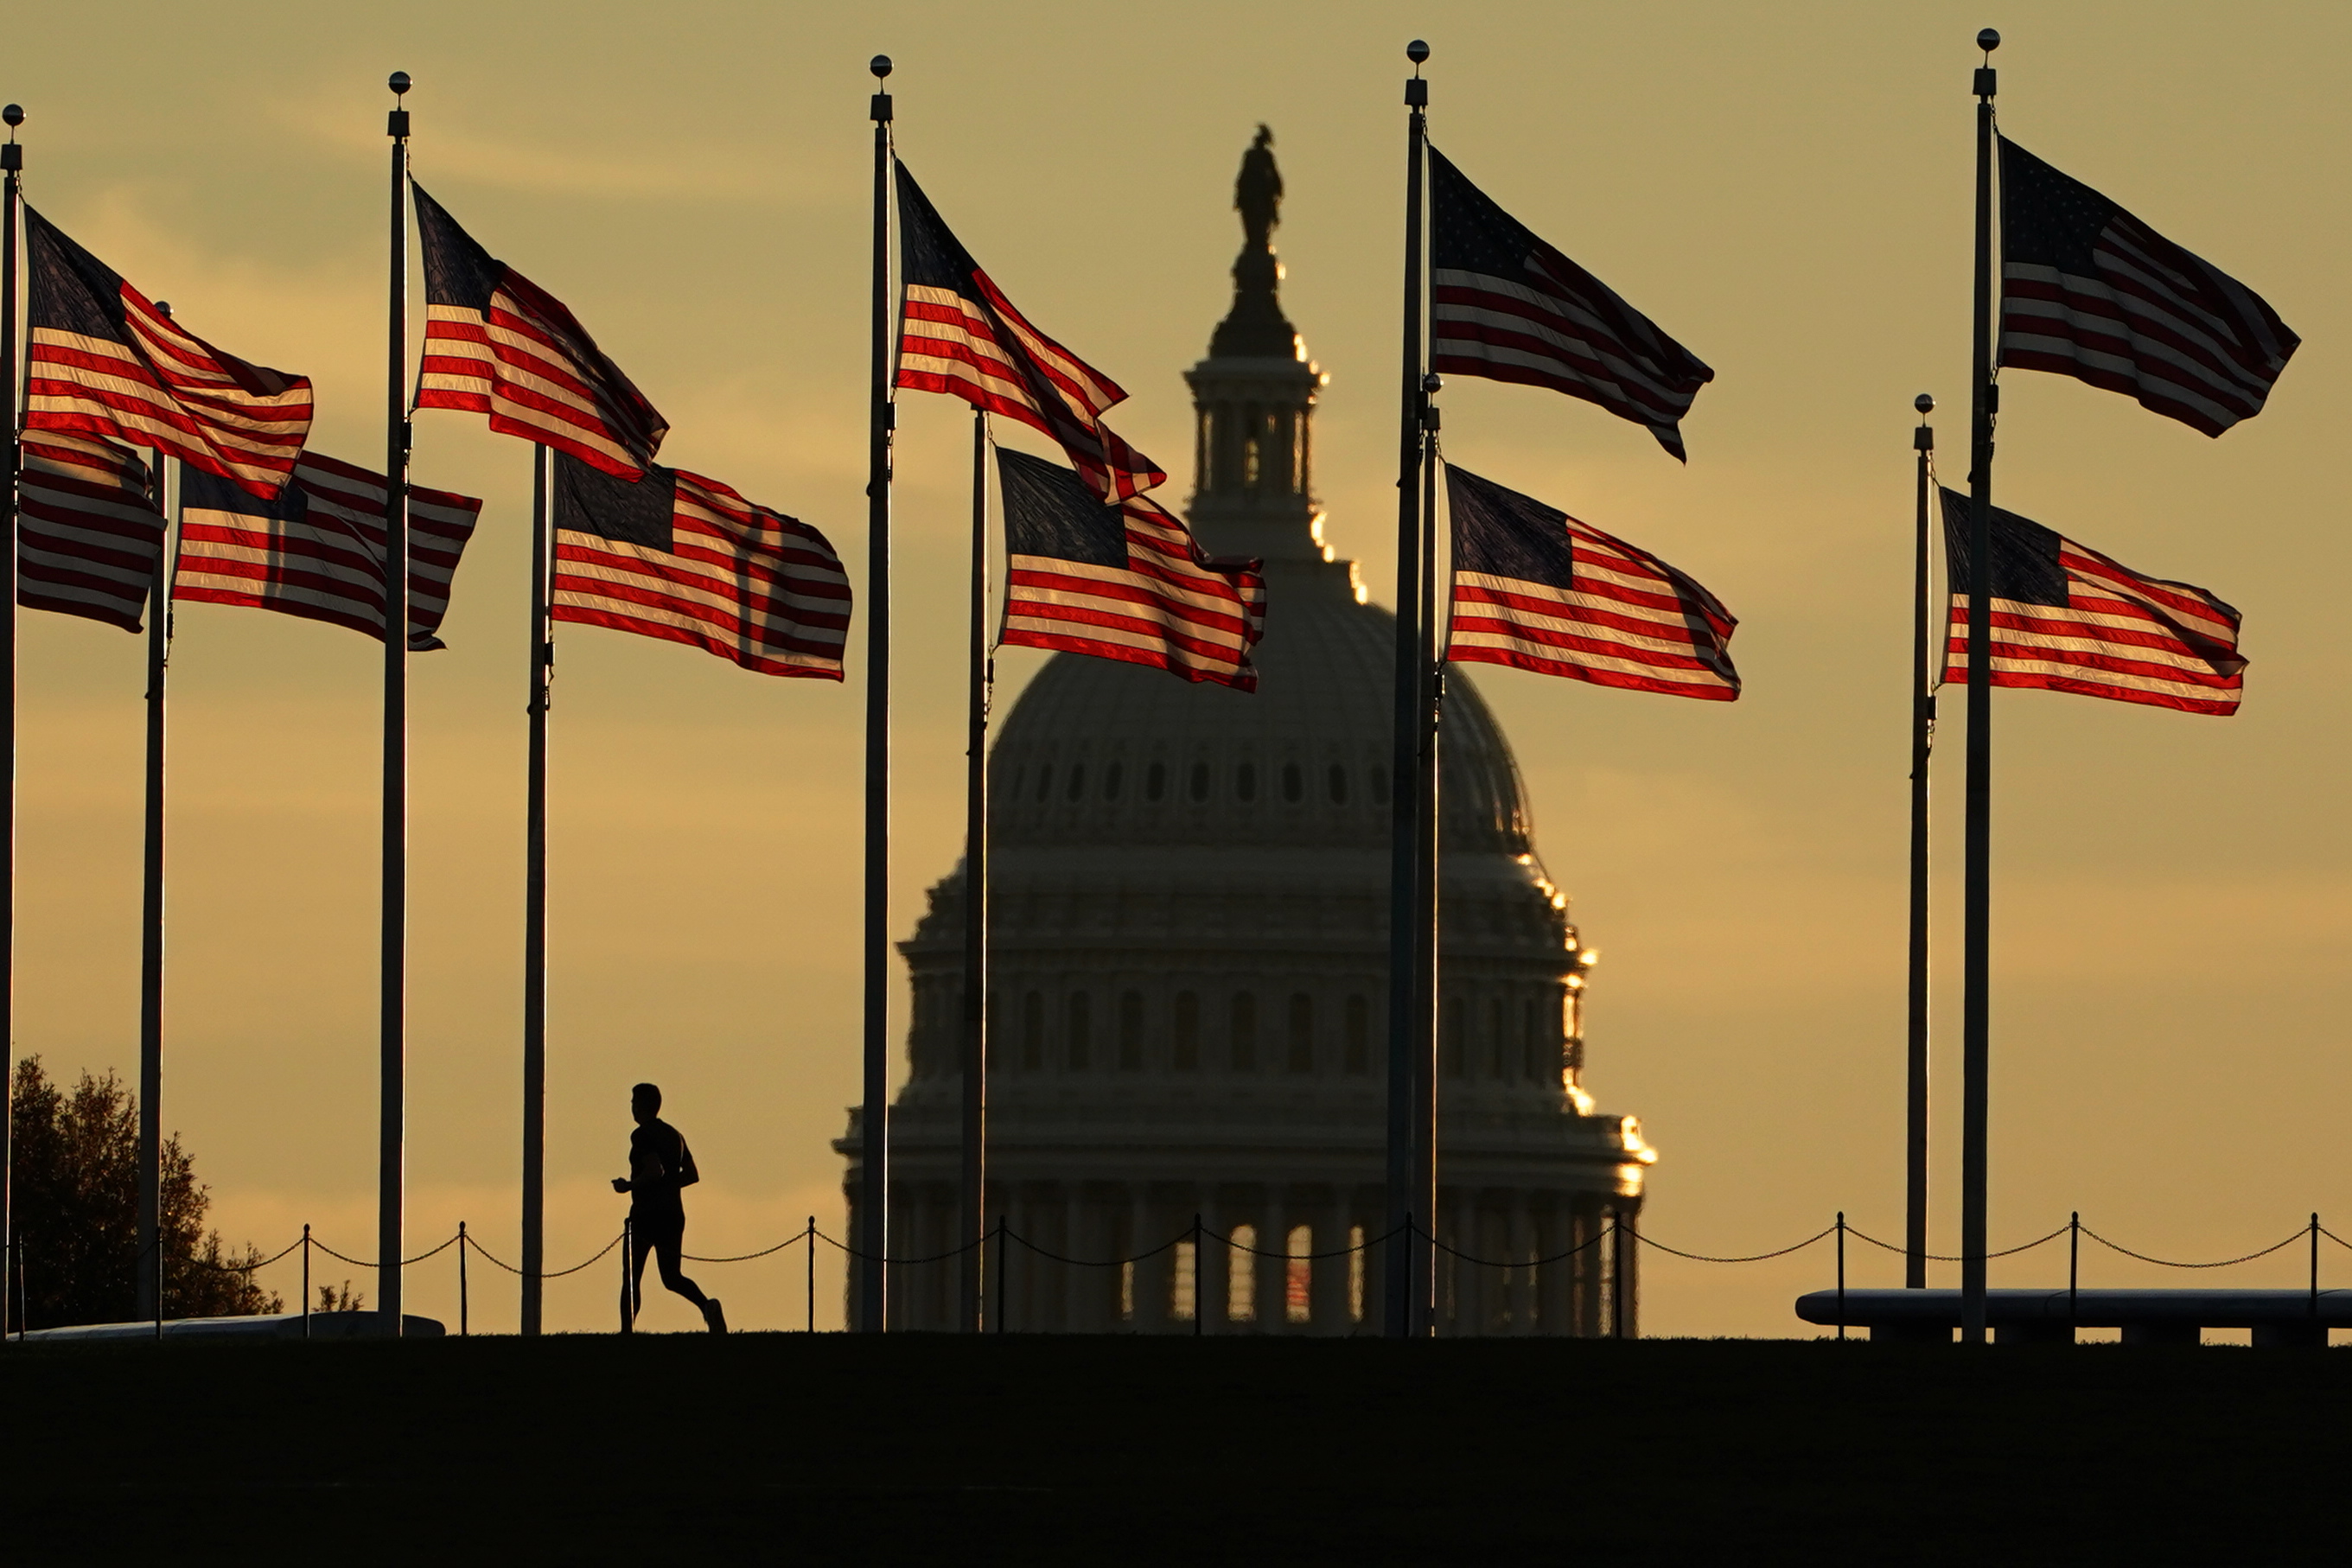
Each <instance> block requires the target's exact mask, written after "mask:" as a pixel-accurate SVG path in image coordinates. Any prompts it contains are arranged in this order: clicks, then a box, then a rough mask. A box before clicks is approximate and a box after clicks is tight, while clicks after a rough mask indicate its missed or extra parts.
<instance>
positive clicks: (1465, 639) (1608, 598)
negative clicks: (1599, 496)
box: [1445, 463, 1739, 702]
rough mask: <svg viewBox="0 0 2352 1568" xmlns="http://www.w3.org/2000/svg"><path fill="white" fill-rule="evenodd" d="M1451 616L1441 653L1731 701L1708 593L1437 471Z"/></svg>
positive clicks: (1721, 634) (1727, 640)
mask: <svg viewBox="0 0 2352 1568" xmlns="http://www.w3.org/2000/svg"><path fill="white" fill-rule="evenodd" d="M1445 494H1446V500H1447V503H1448V507H1449V510H1451V511H1452V513H1453V518H1454V618H1453V627H1452V633H1451V635H1450V637H1449V638H1448V641H1447V645H1446V653H1445V657H1446V658H1448V659H1450V660H1452V661H1453V662H1454V663H1456V664H1506V665H1509V666H1511V667H1512V668H1516V669H1531V670H1533V671H1535V672H1536V673H1537V674H1538V675H1564V676H1567V677H1569V678H1570V679H1573V680H1589V681H1591V682H1592V683H1593V684H1594V685H1596V686H1620V687H1624V688H1627V689H1631V690H1634V691H1658V692H1664V693H1665V694H1666V695H1668V696H1670V697H1697V698H1702V699H1706V700H1710V701H1717V702H1729V701H1731V700H1734V699H1736V698H1738V695H1739V672H1738V670H1736V669H1734V668H1732V667H1731V633H1732V630H1733V628H1734V627H1736V626H1738V625H1739V623H1738V621H1736V620H1734V619H1733V618H1732V616H1731V612H1730V611H1729V610H1727V609H1725V608H1724V607H1723V604H1722V602H1721V601H1720V600H1718V599H1717V597H1716V596H1715V595H1712V594H1710V593H1708V592H1707V591H1706V589H1705V588H1702V587H1700V586H1699V585H1698V584H1697V583H1696V581H1694V580H1693V579H1692V578H1691V577H1689V576H1688V575H1687V574H1684V573H1681V572H1678V571H1676V570H1675V568H1673V567H1672V566H1669V565H1667V564H1666V563H1664V562H1663V561H1661V560H1659V559H1658V558H1657V557H1656V556H1654V555H1653V554H1651V553H1650V552H1648V551H1646V550H1643V549H1641V548H1639V547H1637V546H1635V545H1631V544H1628V543H1626V542H1624V541H1623V540H1622V539H1613V538H1612V537H1611V536H1609V535H1608V534H1605V533H1603V532H1601V531H1600V530H1599V529H1597V528H1594V527H1592V526H1591V525H1590V524H1588V523H1582V522H1579V521H1577V520H1576V519H1574V518H1572V517H1570V516H1569V515H1568V514H1567V513H1566V512H1563V511H1559V510H1555V509H1553V508H1551V507H1548V506H1546V505H1544V504H1543V502H1541V501H1539V500H1536V499H1534V498H1533V497H1532V496H1523V495H1521V494H1519V492H1518V491H1517V490H1509V489H1504V488H1503V487H1502V486H1500V485H1498V484H1496V483H1495V482H1494V481H1493V480H1492V479H1480V478H1479V477H1478V476H1477V475H1475V474H1474V473H1472V472H1470V471H1469V470H1468V469H1467V468H1457V467H1455V466H1454V464H1452V463H1448V464H1446V465H1445Z"/></svg>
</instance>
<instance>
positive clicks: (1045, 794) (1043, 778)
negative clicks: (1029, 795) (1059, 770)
mask: <svg viewBox="0 0 2352 1568" xmlns="http://www.w3.org/2000/svg"><path fill="white" fill-rule="evenodd" d="M1053 795H1054V764H1053V763H1046V764H1045V766H1044V767H1042V768H1039V769H1038V770H1037V798H1038V799H1039V800H1051V799H1052V798H1053Z"/></svg>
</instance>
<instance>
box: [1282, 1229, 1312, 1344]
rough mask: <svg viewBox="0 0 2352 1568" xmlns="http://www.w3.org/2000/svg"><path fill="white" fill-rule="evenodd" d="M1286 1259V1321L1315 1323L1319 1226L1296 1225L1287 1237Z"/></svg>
mask: <svg viewBox="0 0 2352 1568" xmlns="http://www.w3.org/2000/svg"><path fill="white" fill-rule="evenodd" d="M1282 1250H1283V1252H1284V1254H1285V1256H1284V1258H1283V1260H1282V1317H1283V1321H1285V1322H1290V1323H1306V1322H1312V1321H1314V1318H1315V1258H1314V1252H1315V1227H1314V1226H1308V1225H1294V1226H1291V1227H1290V1235H1289V1236H1288V1237H1286V1238H1285V1241H1284V1245H1283V1248H1282Z"/></svg>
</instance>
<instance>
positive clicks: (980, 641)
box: [957, 408, 996, 1333]
mask: <svg viewBox="0 0 2352 1568" xmlns="http://www.w3.org/2000/svg"><path fill="white" fill-rule="evenodd" d="M987 615H988V415H987V413H986V412H985V411H984V410H982V409H978V408H975V409H973V410H972V411H971V713H970V716H969V718H968V721H967V723H966V731H965V735H966V738H965V742H964V744H965V751H964V829H963V843H964V850H963V1214H962V1225H961V1233H962V1237H963V1239H962V1241H961V1243H960V1244H959V1245H961V1247H963V1248H964V1253H963V1257H962V1258H961V1260H960V1261H959V1263H958V1266H957V1275H958V1278H957V1285H958V1289H960V1290H961V1292H962V1294H961V1297H960V1300H961V1317H960V1319H959V1322H960V1325H961V1327H962V1329H963V1330H964V1331H965V1332H967V1333H977V1332H979V1331H980V1326H981V1324H980V1304H981V1300H982V1297H981V1252H982V1247H981V1245H980V1243H981V1240H982V1235H983V1226H985V1224H986V1219H985V1216H984V1213H983V1211H984V1209H985V1206H986V1202H987V1194H988V707H989V699H990V696H991V693H992V690H993V689H994V686H995V682H996V663H995V660H993V659H992V658H989V655H988V622H987V619H986V617H987Z"/></svg>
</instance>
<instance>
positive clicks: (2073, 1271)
mask: <svg viewBox="0 0 2352 1568" xmlns="http://www.w3.org/2000/svg"><path fill="white" fill-rule="evenodd" d="M2082 1282H2083V1211H2082V1210H2081V1209H2076V1210H2074V1212H2073V1213H2071V1214H2069V1215H2067V1216H2066V1335H2067V1340H2068V1342H2070V1343H2071V1342H2073V1339H2074V1335H2075V1334H2077V1333H2079V1332H2081V1331H2082V1327H2083V1315H2082V1313H2081V1312H2080V1311H2078V1310H2076V1309H2075V1303H2074V1297H2075V1292H2076V1289H2078V1287H2080V1286H2081V1284H2082Z"/></svg>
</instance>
